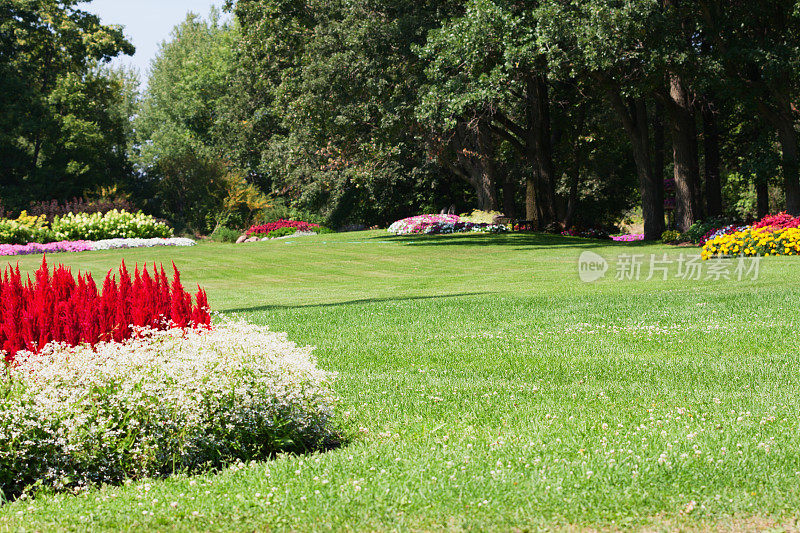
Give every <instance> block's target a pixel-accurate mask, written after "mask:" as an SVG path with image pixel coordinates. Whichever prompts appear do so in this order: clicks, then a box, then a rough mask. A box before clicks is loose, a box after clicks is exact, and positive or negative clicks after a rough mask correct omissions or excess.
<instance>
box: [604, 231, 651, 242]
mask: <svg viewBox="0 0 800 533" xmlns="http://www.w3.org/2000/svg"><path fill="white" fill-rule="evenodd" d="M611 239H612V240H614V241H617V242H634V241H643V240H644V233H631V234H630V235H614V236H613V237H611Z"/></svg>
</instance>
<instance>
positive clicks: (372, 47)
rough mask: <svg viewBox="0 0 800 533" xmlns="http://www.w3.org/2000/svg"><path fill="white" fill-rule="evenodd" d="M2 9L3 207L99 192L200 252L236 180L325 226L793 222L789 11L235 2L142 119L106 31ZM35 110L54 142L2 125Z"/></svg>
mask: <svg viewBox="0 0 800 533" xmlns="http://www.w3.org/2000/svg"><path fill="white" fill-rule="evenodd" d="M3 2H5V3H0V5H3V6H4V7H3V9H4V10H5V9H6V7H5V6H6V4H8V5H9V6H12V8H14V9H17V12H12V14H11V15H10V16H6V14H3V15H0V16H3V17H4V18H3V19H1V20H0V24H2V26H0V31H1V32H2V33H0V35H2V43H0V45H1V46H2V47H3V48H2V51H0V54H1V55H0V68H2V69H4V70H3V73H4V74H3V76H2V78H1V79H2V81H0V83H3V84H4V88H5V86H8V87H11V88H13V87H17V88H18V89H17V90H18V91H20V92H21V93H25V97H26V98H31V99H36V101H37V102H39V104H37V105H38V107H37V106H34V105H31V104H30V103H25V102H24V101H23V100H11V101H7V100H8V99H7V98H5V97H4V99H3V101H2V106H3V109H2V111H3V113H2V114H0V120H4V119H6V118H9V117H10V124H11V126H9V127H3V129H2V130H0V136H2V137H0V150H2V151H3V154H0V155H5V154H7V153H11V151H12V150H14V151H15V152H14V154H16V155H15V156H14V157H2V160H3V164H4V165H5V167H4V168H3V169H2V173H3V175H2V179H3V182H2V187H3V189H2V194H3V196H4V199H5V198H6V196H8V195H12V194H22V193H21V192H19V191H25V192H26V193H27V194H44V193H43V192H38V191H37V190H36V189H35V187H32V184H36V183H50V182H49V181H47V180H56V181H54V183H55V182H58V183H62V182H63V183H64V184H68V185H69V187H64V188H63V190H62V189H58V188H53V189H49V188H48V190H53V191H54V192H55V193H56V194H58V195H62V196H63V195H65V194H72V193H73V190H74V189H78V188H82V187H83V188H85V187H87V186H89V185H93V184H96V183H99V182H101V181H103V179H104V178H103V176H105V178H106V179H108V178H111V179H114V180H116V181H119V182H120V183H124V184H125V187H126V188H127V189H128V190H130V191H131V192H132V193H133V194H134V195H135V196H136V197H137V198H138V199H139V201H140V202H142V203H143V205H145V206H146V207H147V208H148V209H150V210H151V211H153V212H155V213H157V214H162V216H166V217H169V218H172V219H174V220H179V221H181V222H182V223H184V224H186V225H188V226H190V227H192V228H194V229H198V230H207V229H208V228H210V227H211V226H212V225H214V224H215V223H217V222H219V220H218V218H219V217H218V214H219V212H220V209H221V207H220V206H221V205H222V204H224V202H225V198H230V197H231V188H232V187H233V188H236V187H238V188H239V189H240V190H241V189H242V183H241V182H242V180H246V181H247V182H248V183H249V184H250V185H251V186H252V187H254V188H258V189H259V190H260V191H262V192H264V193H269V194H271V195H273V196H274V197H276V198H284V199H285V200H286V201H287V202H288V203H291V204H293V205H295V206H298V207H303V208H305V209H308V210H312V211H315V212H318V213H321V214H322V215H324V217H325V218H326V219H327V221H328V222H329V223H330V224H333V225H339V224H344V223H346V222H362V223H367V224H372V223H385V222H389V221H391V220H393V219H396V218H399V217H401V216H404V215H408V214H416V213H418V212H420V211H430V210H434V209H435V210H438V209H439V208H441V207H442V206H448V205H450V204H456V205H457V206H458V207H459V208H463V209H466V208H468V207H470V206H473V207H479V208H482V209H485V210H501V211H504V212H505V213H506V214H508V215H510V216H515V217H517V218H527V219H530V220H534V221H535V222H536V224H537V225H538V227H540V228H543V229H544V228H548V227H562V226H572V225H584V226H595V225H603V224H610V223H613V222H614V221H615V220H617V219H618V218H619V216H620V214H621V213H623V212H624V211H626V210H628V209H629V208H630V207H632V206H633V205H634V204H639V205H641V209H642V214H643V217H644V226H645V234H646V237H647V238H658V237H659V236H660V235H661V232H662V231H663V230H664V229H665V227H666V224H667V223H668V222H667V221H668V220H669V221H671V223H672V224H674V225H675V226H677V227H678V228H680V229H683V230H685V229H687V228H688V227H689V226H690V225H691V224H692V223H693V222H694V221H696V220H698V219H701V218H705V217H713V216H720V215H729V216H730V215H738V216H739V217H747V216H757V215H761V214H764V213H765V212H766V211H767V210H768V209H770V208H771V207H773V208H774V207H780V208H784V207H785V208H786V209H788V210H789V211H790V212H792V213H795V214H800V179H799V178H798V168H799V167H798V157H800V153H799V152H798V134H797V118H798V117H797V116H796V114H797V109H796V107H795V106H796V103H797V101H798V90H800V87H798V83H800V72H799V71H798V68H800V66H799V65H798V62H797V59H796V58H798V57H800V50H798V47H799V46H800V35H798V32H799V30H800V12H799V11H798V9H797V7H796V5H795V2H794V1H789V0H769V1H767V0H764V1H759V0H756V1H747V2H745V1H735V0H734V1H730V0H728V1H725V2H723V1H722V0H694V1H692V2H689V1H688V0H626V1H620V0H535V1H534V0H469V1H466V2H465V1H455V0H419V1H415V2H407V1H405V0H348V1H344V0H238V1H233V0H229V1H228V2H227V5H226V6H225V8H226V9H227V10H228V11H229V12H230V13H231V14H232V19H233V20H232V22H222V21H221V17H220V15H219V13H217V12H212V14H211V16H210V17H209V18H208V19H207V20H204V19H201V18H200V17H197V16H194V15H192V16H189V17H188V18H187V20H186V21H185V22H184V23H182V24H181V25H180V26H178V27H177V28H176V29H175V32H174V33H173V35H172V37H171V39H170V40H169V41H168V42H166V43H164V45H163V46H162V49H161V52H160V54H159V57H158V58H157V59H156V60H155V61H154V63H153V67H152V69H151V73H150V78H149V83H148V88H147V91H146V92H145V93H144V94H143V95H142V97H141V99H139V100H138V102H134V103H135V104H136V105H135V106H132V105H131V102H132V100H133V99H132V97H131V96H130V93H131V92H132V91H131V90H130V87H131V86H132V84H131V83H130V82H129V81H128V80H129V76H127V77H126V76H124V75H121V74H120V73H115V72H113V71H109V70H107V69H103V68H102V67H99V66H98V63H99V62H102V61H104V60H106V59H108V58H109V57H112V56H113V55H115V54H117V53H129V52H130V49H129V46H130V45H129V44H127V43H126V42H125V41H124V39H123V38H122V35H121V33H120V32H119V30H117V29H114V28H108V27H104V26H102V25H100V23H99V21H97V20H96V18H93V17H92V16H90V15H87V14H86V13H82V12H80V11H79V10H77V8H76V7H75V3H74V2H72V1H67V2H65V1H63V0H62V1H57V0H37V1H33V0H30V1H27V0H24V1H23V0H11V1H10V3H9V0H3ZM48 5H49V6H51V7H52V9H53V10H55V11H54V13H55V12H60V13H61V15H59V16H61V17H62V19H58V18H57V17H55V16H54V15H52V16H51V15H50V14H48V12H47V11H46V10H44V7H43V6H48ZM25 6H28V7H30V6H37V7H36V9H38V10H39V11H38V12H36V11H35V9H34V10H33V11H31V13H34V14H35V15H36V16H33V15H32V16H30V17H28V18H26V17H25V16H23V15H22V14H21V13H22V11H20V10H21V9H22V7H25ZM48 9H49V8H48ZM59 10H61V11H59ZM4 13H5V12H4ZM37 16H38V17H39V18H38V19H37V18H36V17H37ZM54 17H55V18H54ZM42 20H46V21H47V22H46V24H44V26H45V27H46V28H45V29H47V31H46V32H44V33H46V34H47V35H42V36H40V37H41V38H42V39H43V43H45V44H43V45H42V46H41V47H38V48H36V50H35V51H31V50H23V49H22V48H23V47H20V46H19V45H18V43H19V42H25V43H30V42H34V41H35V40H36V39H31V38H27V39H18V36H19V35H20V34H19V33H18V32H21V31H29V32H31V33H29V34H26V35H38V34H35V33H34V32H35V31H43V30H41V29H40V30H37V29H36V28H37V27H38V26H37V24H38V25H40V26H41V25H42V24H43V23H42ZM57 20H64V21H65V22H64V23H63V26H64V29H62V30H58V31H53V28H54V27H55V26H54V23H53V21H57ZM81 24H82V26H81ZM9 27H12V28H13V31H11V32H9V30H7V28H9ZM20 28H21V29H20ZM76 28H77V29H76ZM75 31H81V32H83V34H82V35H83V37H82V38H81V39H80V42H81V43H83V45H82V46H83V47H84V48H83V49H79V50H74V51H73V52H69V54H72V55H70V56H69V57H70V58H73V57H74V58H82V59H80V61H77V60H73V59H69V60H66V59H65V60H64V61H61V62H58V61H56V62H55V63H57V64H58V65H63V66H61V67H59V68H62V70H61V71H57V72H60V73H59V74H58V75H56V76H55V77H54V78H52V79H51V74H48V73H49V72H51V71H52V72H56V71H53V70H52V69H53V68H54V66H53V65H54V63H52V62H51V60H50V59H48V58H50V57H53V54H51V53H50V52H49V51H48V50H50V48H47V47H46V46H45V45H47V46H50V47H51V48H52V50H56V51H57V52H58V53H59V54H66V53H67V52H64V50H69V49H70V48H69V47H66V48H65V47H64V46H62V44H63V43H60V42H59V41H58V39H62V40H65V39H68V40H69V42H72V39H73V38H74V37H75V35H76V34H70V32H75ZM15 32H16V33H15ZM59 32H60V33H59ZM59 35H61V36H60V37H58V36H59ZM53 36H56V37H53ZM87 36H90V38H87ZM37 38H39V37H37ZM50 41H52V43H51V42H50ZM15 43H16V44H15ZM75 46H77V44H76V45H75ZM95 46H96V47H95ZM93 47H95V48H93ZM39 48H41V49H39ZM34 53H38V54H39V55H38V56H34V55H31V54H34ZM26 69H27V70H26ZM28 71H30V72H28ZM6 72H11V73H13V76H8V77H7V76H6ZM98 80H101V81H98ZM70 83H71V84H72V85H69V84H70ZM30 87H33V88H34V89H35V91H31V90H29V88H30ZM102 87H105V88H106V92H103V91H101V90H100V88H102ZM81 95H84V96H81ZM102 95H106V96H105V97H103V96H102ZM103 98H105V99H103ZM87 102H91V103H92V104H93V106H89V107H90V109H89V110H84V109H83V108H82V107H81V105H84V103H87ZM86 105H88V104H86ZM15 106H16V107H15ZM34 109H44V110H47V112H43V111H42V112H40V111H37V113H38V114H37V115H36V116H37V117H38V119H37V120H40V121H46V120H49V121H50V122H49V123H48V124H51V123H52V124H58V127H55V126H52V125H51V126H47V127H45V126H43V125H41V124H38V125H37V124H33V122H35V121H19V120H18V119H16V117H20V116H28V115H32V114H33V111H32V110H34ZM90 112H94V113H95V115H90V114H89V113H90ZM82 113H83V114H82ZM126 113H127V114H126ZM70 114H71V115H70ZM65 116H74V117H75V118H70V119H69V120H65V119H64V117H65ZM87 116H90V117H91V119H90V118H86V117H87ZM45 117H50V118H49V119H46V120H45ZM104 121H105V122H104ZM78 124H81V127H82V128H83V130H81V128H79V127H78V126H77V125H78ZM86 124H94V126H95V127H96V130H94V131H95V132H98V131H100V132H102V134H95V135H94V136H92V134H91V133H92V132H91V131H89V132H87V131H84V130H86V129H88V126H87V125H86ZM12 126H13V127H12ZM59 128H60V129H59ZM76 132H77V133H76ZM109 132H118V133H114V134H111V133H109ZM48 135H50V136H49V137H48ZM78 135H83V137H80V138H79V137H78ZM59 143H61V144H59ZM37 146H39V148H38V149H37ZM80 151H86V153H85V154H84V153H77V152H80ZM59 158H61V159H59ZM12 162H13V163H12ZM101 163H102V164H101ZM112 163H114V164H116V165H117V166H112ZM104 165H105V166H104ZM43 180H44V181H43ZM14 191H17V192H16V193H15V192H14ZM776 191H777V192H780V198H778V200H779V204H780V205H772V206H770V197H771V196H772V203H773V204H775V202H776V198H775V194H774V193H775V192H776ZM666 215H670V216H666Z"/></svg>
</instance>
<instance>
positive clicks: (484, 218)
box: [459, 209, 505, 224]
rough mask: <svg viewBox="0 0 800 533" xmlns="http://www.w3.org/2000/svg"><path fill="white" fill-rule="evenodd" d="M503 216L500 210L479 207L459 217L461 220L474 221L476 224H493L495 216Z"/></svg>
mask: <svg viewBox="0 0 800 533" xmlns="http://www.w3.org/2000/svg"><path fill="white" fill-rule="evenodd" d="M503 216H505V215H503V213H501V212H500V211H481V210H480V209H474V210H473V211H472V212H471V213H469V214H464V215H461V216H460V217H459V219H460V220H461V221H463V222H475V223H476V224H494V221H495V219H496V218H498V217H503Z"/></svg>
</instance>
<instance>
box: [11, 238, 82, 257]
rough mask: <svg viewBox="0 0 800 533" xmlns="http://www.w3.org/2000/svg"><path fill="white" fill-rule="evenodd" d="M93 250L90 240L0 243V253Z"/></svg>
mask: <svg viewBox="0 0 800 533" xmlns="http://www.w3.org/2000/svg"><path fill="white" fill-rule="evenodd" d="M90 250H92V243H91V242H90V241H60V242H49V243H47V244H39V243H38V242H32V243H29V244H0V255H28V254H44V253H55V252H88V251H90Z"/></svg>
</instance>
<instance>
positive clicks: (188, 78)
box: [134, 10, 238, 231]
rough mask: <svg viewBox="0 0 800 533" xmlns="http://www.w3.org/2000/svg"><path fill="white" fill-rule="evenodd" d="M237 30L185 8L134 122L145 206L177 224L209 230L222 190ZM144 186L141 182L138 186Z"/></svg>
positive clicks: (159, 58) (156, 64)
mask: <svg viewBox="0 0 800 533" xmlns="http://www.w3.org/2000/svg"><path fill="white" fill-rule="evenodd" d="M237 38H238V37H237V30H236V28H235V27H233V26H231V25H229V24H223V23H222V22H221V21H220V14H219V12H218V11H216V10H212V11H211V14H210V16H209V19H208V20H203V19H202V18H200V17H199V16H198V15H195V14H193V13H190V14H189V15H187V17H186V20H184V22H182V23H181V24H179V25H178V26H176V28H175V29H174V30H173V33H172V36H171V39H170V40H169V41H167V42H164V43H163V44H162V45H161V49H160V51H159V54H158V56H157V57H156V59H155V60H154V61H153V64H152V69H151V74H150V80H149V84H148V89H147V93H146V94H145V96H144V98H143V100H142V103H141V108H140V112H139V115H138V117H137V119H136V121H135V129H136V145H135V150H134V152H135V160H136V163H137V165H138V167H139V170H140V175H141V177H140V180H141V181H143V182H144V183H143V184H140V187H139V188H140V190H142V192H140V194H141V195H143V196H145V197H147V198H146V202H145V203H146V205H147V207H148V208H150V209H151V210H153V211H155V212H157V213H159V214H160V215H161V216H164V217H167V218H169V219H170V220H172V221H173V222H174V223H175V224H177V225H178V226H179V227H186V226H188V227H190V228H192V229H194V230H197V231H209V230H210V229H211V228H213V227H214V226H215V225H216V219H215V216H216V214H218V213H219V212H220V210H221V206H222V205H223V202H224V200H225V197H226V195H227V190H226V183H228V181H227V180H226V176H227V174H228V171H229V166H228V164H229V163H230V162H229V161H228V160H227V157H226V156H227V150H226V146H227V139H228V137H227V134H228V126H227V125H226V124H225V121H224V120H222V117H226V116H227V112H228V111H227V105H229V103H230V99H231V98H232V96H231V95H230V80H231V78H232V76H233V72H234V69H235V59H234V57H235V56H234V54H235V47H236V42H237ZM143 185H146V187H143Z"/></svg>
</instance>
